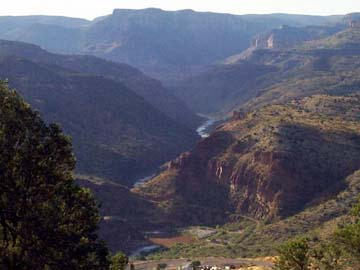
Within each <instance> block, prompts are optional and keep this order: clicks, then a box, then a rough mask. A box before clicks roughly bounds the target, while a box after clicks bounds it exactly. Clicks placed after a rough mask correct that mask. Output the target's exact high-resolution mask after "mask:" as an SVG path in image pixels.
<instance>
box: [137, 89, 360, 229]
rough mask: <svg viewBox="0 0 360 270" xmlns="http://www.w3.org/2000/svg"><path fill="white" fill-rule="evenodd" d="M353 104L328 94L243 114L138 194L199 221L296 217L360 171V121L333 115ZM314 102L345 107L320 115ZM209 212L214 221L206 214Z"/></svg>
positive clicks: (353, 106)
mask: <svg viewBox="0 0 360 270" xmlns="http://www.w3.org/2000/svg"><path fill="white" fill-rule="evenodd" d="M313 99H314V100H313ZM350 99H351V100H346V99H343V98H338V100H337V101H336V102H335V101H334V100H333V98H332V97H328V96H320V97H314V98H312V99H310V100H302V101H296V102H293V103H292V104H289V105H281V106H280V105H276V106H270V107H266V108H263V109H261V110H259V111H255V112H252V113H249V114H247V115H246V116H243V117H236V119H234V120H233V121H231V122H229V123H227V124H225V125H224V126H222V127H220V128H218V129H217V130H216V131H215V132H214V133H213V134H212V135H211V136H210V137H209V138H207V139H204V140H203V141H201V142H200V143H199V144H198V145H197V147H196V148H195V149H194V150H193V151H191V152H190V153H187V154H184V155H182V156H180V157H179V158H178V159H176V160H174V161H172V162H170V163H169V166H168V169H167V170H166V171H165V172H163V173H162V174H160V175H159V176H157V177H156V178H155V179H154V180H152V181H151V182H149V183H147V184H146V185H144V186H142V187H140V188H137V189H136V190H135V192H137V193H140V194H142V195H144V196H146V197H148V198H150V199H152V200H156V201H158V202H160V203H162V204H164V205H167V206H170V207H168V208H167V210H168V212H169V213H170V214H172V213H176V212H177V211H178V210H179V209H181V212H186V213H187V214H188V215H189V216H191V217H192V220H193V221H194V218H193V217H194V216H196V217H197V221H198V222H199V223H204V222H205V223H211V222H216V220H220V219H221V218H224V216H227V217H229V216H230V215H231V214H238V215H245V216H250V217H254V218H262V219H264V218H269V219H274V218H277V217H284V216H288V215H291V214H293V213H295V212H297V211H298V210H300V209H301V208H302V207H304V206H305V205H306V204H307V203H309V202H310V201H312V200H314V199H316V198H318V197H321V196H322V195H321V194H322V193H323V192H324V191H328V190H333V189H334V190H337V189H339V188H341V185H342V182H341V181H342V180H343V179H344V178H345V177H346V176H347V175H349V174H351V173H353V172H354V171H355V170H356V169H359V168H360V123H359V122H358V119H357V120H356V119H355V118H354V117H355V116H354V115H355V114H350V115H349V114H344V116H343V117H333V116H332V113H333V110H335V109H336V111H337V112H339V110H343V111H347V110H349V111H351V109H350V107H352V108H355V107H359V106H360V105H359V104H360V103H359V102H358V101H359V98H358V97H352V98H350ZM313 103H314V104H318V103H319V104H324V103H325V104H327V105H326V106H325V107H326V108H328V106H330V104H333V105H334V104H337V106H333V107H332V108H333V110H320V112H319V108H318V107H317V105H315V108H316V110H317V111H316V112H315V108H314V107H312V106H313V105H309V104H313ZM349 104H352V106H349ZM334 108H335V109H334ZM353 111H354V110H353ZM355 111H356V110H355ZM338 115H339V114H338ZM184 202H186V203H184ZM221 209H222V212H221ZM224 209H225V210H224ZM205 210H206V211H205ZM208 211H210V212H211V213H212V214H213V216H211V217H209V216H208V215H206V214H204V213H208ZM188 220H189V219H188Z"/></svg>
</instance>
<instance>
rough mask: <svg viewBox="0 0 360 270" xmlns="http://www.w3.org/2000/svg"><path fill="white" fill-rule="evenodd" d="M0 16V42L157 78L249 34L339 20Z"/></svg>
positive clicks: (150, 14)
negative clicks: (89, 58) (90, 58)
mask: <svg viewBox="0 0 360 270" xmlns="http://www.w3.org/2000/svg"><path fill="white" fill-rule="evenodd" d="M16 18H17V17H10V18H9V17H5V18H1V17H0V29H2V30H0V38H2V39H9V40H16V41H25V42H30V43H34V44H37V45H40V46H42V47H43V48H45V49H47V50H50V51H52V52H57V53H80V54H92V55H96V56H100V57H102V58H106V59H110V60H113V61H117V62H124V63H127V64H131V65H134V66H136V67H138V68H141V69H142V70H144V71H146V72H147V73H149V74H151V75H156V76H158V77H160V78H161V79H163V80H170V79H176V78H179V77H180V78H181V77H182V76H185V75H186V74H185V73H189V72H193V71H195V70H198V69H199V67H200V66H203V65H209V64H211V63H214V62H216V61H220V60H221V59H224V58H226V57H229V56H231V55H233V54H236V53H239V52H241V51H243V50H245V49H246V48H247V47H248V46H249V44H250V42H251V40H252V38H253V37H254V36H255V35H258V34H261V33H265V32H267V31H270V30H271V29H274V28H278V27H280V26H281V25H284V24H285V25H289V26H306V25H324V24H331V23H334V22H337V21H340V20H341V19H342V16H329V17H321V16H305V15H288V14H271V15H243V16H239V15H230V14H217V13H210V12H194V11H192V10H180V11H163V10H160V9H155V8H150V9H143V10H127V9H117V10H114V12H113V14H111V15H109V16H104V17H101V18H99V19H96V20H94V21H92V22H89V21H85V20H74V19H66V18H59V17H55V18H53V19H51V17H50V18H49V17H29V18H28V17H18V20H17V19H16Z"/></svg>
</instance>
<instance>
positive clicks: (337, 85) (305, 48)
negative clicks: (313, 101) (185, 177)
mask: <svg viewBox="0 0 360 270" xmlns="http://www.w3.org/2000/svg"><path fill="white" fill-rule="evenodd" d="M339 27H340V30H339V31H338V32H336V33H335V34H333V35H332V32H333V31H334V30H335V29H336V28H334V27H329V28H328V29H326V28H322V27H316V28H315V27H306V28H303V29H302V28H299V29H296V28H283V29H280V30H276V31H275V32H273V34H271V35H274V36H278V35H280V36H282V37H283V38H280V39H277V40H278V42H280V44H279V43H278V44H277V45H276V46H267V45H268V44H267V42H266V44H265V45H266V46H265V45H264V44H263V45H264V46H262V45H261V44H260V41H259V43H258V46H257V47H256V46H254V47H252V48H251V49H249V50H248V51H247V52H246V53H243V54H241V55H236V56H234V57H232V58H228V59H227V61H226V62H225V63H224V64H221V65H215V66H212V67H209V68H208V70H207V71H204V72H202V73H200V74H198V75H195V76H193V77H192V78H189V79H186V80H183V81H182V82H178V83H177V85H176V86H174V87H173V92H174V93H175V94H176V95H178V96H179V97H180V98H182V99H183V100H185V101H186V102H187V103H188V104H189V106H190V107H191V108H192V109H193V110H194V111H197V112H201V113H207V114H220V115H228V114H229V113H231V111H232V110H235V109H237V108H239V107H243V108H244V109H246V110H251V109H253V108H254V107H261V106H264V105H266V104H274V103H284V102H287V101H290V100H291V99H294V98H297V97H303V96H308V95H311V94H320V93H327V94H343V93H351V92H352V91H357V90H358V86H359V79H360V69H359V65H358V61H357V60H356V59H358V57H359V51H360V28H357V27H352V28H349V27H346V29H345V30H341V29H343V28H344V27H345V26H344V25H343V26H339ZM301 33H302V34H303V36H302V34H301ZM324 35H325V36H326V37H323V36H324ZM327 35H329V36H327ZM294 37H296V38H295V41H294V40H292V38H294ZM311 38H319V39H318V40H309V39H311ZM273 40H274V39H273ZM281 41H284V43H282V44H281ZM273 45H274V44H273ZM205 100H206V102H204V101H205Z"/></svg>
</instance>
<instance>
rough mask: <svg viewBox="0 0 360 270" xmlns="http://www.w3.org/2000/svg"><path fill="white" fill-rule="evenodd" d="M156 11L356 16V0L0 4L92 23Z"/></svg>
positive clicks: (9, 0) (12, 10)
mask: <svg viewBox="0 0 360 270" xmlns="http://www.w3.org/2000/svg"><path fill="white" fill-rule="evenodd" d="M147 7H158V8H162V9H165V10H178V9H194V10H197V11H214V12H226V13H234V14H248V13H275V12H281V13H294V14H316V15H329V14H345V13H350V12H357V11H359V12H360V0H1V8H0V15H33V14H44V15H63V16H71V17H81V18H87V19H93V18H95V17H98V16H102V15H106V14H109V13H111V12H112V10H113V9H114V8H134V9H139V8H147Z"/></svg>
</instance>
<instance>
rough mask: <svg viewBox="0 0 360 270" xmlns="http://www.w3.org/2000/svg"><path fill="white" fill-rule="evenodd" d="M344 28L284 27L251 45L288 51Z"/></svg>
mask: <svg viewBox="0 0 360 270" xmlns="http://www.w3.org/2000/svg"><path fill="white" fill-rule="evenodd" d="M343 28H344V26H343V25H337V26H335V27H325V26H307V27H301V28H300V27H291V26H287V25H283V26H281V27H280V28H278V29H274V30H272V31H270V32H268V33H267V34H262V35H258V36H256V37H255V39H254V40H253V41H252V44H251V45H252V47H254V48H261V49H288V48H291V47H293V46H297V45H299V44H301V43H303V42H305V41H309V40H314V39H319V38H324V37H326V36H329V35H332V34H334V33H336V32H337V31H340V30H341V29H343Z"/></svg>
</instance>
